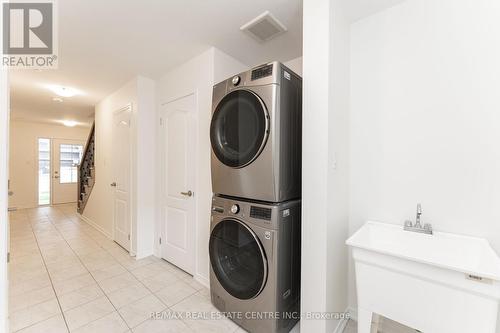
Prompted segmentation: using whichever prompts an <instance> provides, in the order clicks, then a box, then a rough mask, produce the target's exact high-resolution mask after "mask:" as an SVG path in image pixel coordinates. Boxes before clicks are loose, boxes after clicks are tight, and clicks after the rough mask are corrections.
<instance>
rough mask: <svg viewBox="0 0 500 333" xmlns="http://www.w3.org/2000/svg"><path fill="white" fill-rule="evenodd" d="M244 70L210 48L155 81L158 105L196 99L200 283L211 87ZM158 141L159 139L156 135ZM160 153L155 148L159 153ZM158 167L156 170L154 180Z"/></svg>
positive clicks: (204, 266) (202, 277)
mask: <svg viewBox="0 0 500 333" xmlns="http://www.w3.org/2000/svg"><path fill="white" fill-rule="evenodd" d="M246 69H247V66H246V65H245V64H242V63H240V62H239V61H237V60H236V59H233V58H231V57H230V56H228V55H227V54H225V53H223V52H222V51H220V50H217V49H215V48H211V49H209V50H207V51H206V52H204V53H202V54H200V55H199V56H197V57H195V58H193V59H191V60H189V61H187V62H186V63H184V64H183V65H181V66H179V67H176V68H175V69H173V70H172V71H170V72H168V73H166V74H165V75H164V76H163V77H162V78H161V79H160V80H158V81H157V91H156V96H157V105H158V107H160V106H161V105H162V104H165V103H168V102H169V101H172V100H175V99H177V98H179V97H183V96H187V95H189V94H192V93H195V94H196V101H197V123H198V129H197V143H198V149H197V151H193V153H194V154H196V160H197V175H196V188H195V189H194V192H195V196H194V198H195V200H196V219H197V225H196V250H195V251H196V264H195V272H194V276H195V278H196V279H198V280H199V281H200V282H202V283H204V284H206V285H207V284H208V271H209V270H208V269H209V260H208V239H209V236H210V206H211V198H212V185H211V176H210V151H211V147H210V136H209V134H210V133H209V128H210V118H211V107H212V87H213V85H214V83H216V82H219V81H221V80H224V79H225V78H227V77H229V76H231V75H233V74H236V73H239V72H241V71H244V70H246ZM158 140H160V138H159V137H158ZM160 153H161V152H160V151H158V154H160ZM161 172H162V171H161V170H157V179H161V178H160V173H161ZM160 186H161V184H160V183H159V182H158V188H157V197H158V198H159V197H160V195H159V193H160V191H161V187H160ZM160 209H161V204H160V202H158V203H157V216H158V223H157V226H156V235H157V238H156V239H158V237H159V235H160V231H161V225H162V223H164V222H163V221H161V220H160V216H161V214H160ZM155 253H156V255H158V256H159V255H160V251H159V245H158V242H155Z"/></svg>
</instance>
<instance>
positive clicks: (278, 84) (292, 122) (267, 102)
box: [210, 62, 302, 202]
mask: <svg viewBox="0 0 500 333" xmlns="http://www.w3.org/2000/svg"><path fill="white" fill-rule="evenodd" d="M210 141H211V144H212V187H213V192H214V193H219V194H223V195H228V196H233V197H238V198H251V199H255V200H261V201H266V202H282V201H286V200H290V199H297V198H300V192H301V152H302V149H301V144H302V79H301V78H300V76H298V75H297V74H295V73H294V72H292V71H291V70H290V69H288V68H287V67H285V66H284V65H283V64H281V63H279V62H271V63H268V64H265V65H262V66H259V67H256V68H254V69H252V70H250V71H248V72H243V73H240V74H238V75H235V76H233V77H232V78H229V79H227V80H225V81H222V82H220V83H218V84H217V85H215V86H214V88H213V107H212V121H211V125H210Z"/></svg>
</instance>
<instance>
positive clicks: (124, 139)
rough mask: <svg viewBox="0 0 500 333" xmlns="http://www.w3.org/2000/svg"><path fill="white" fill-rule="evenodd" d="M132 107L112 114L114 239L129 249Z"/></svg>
mask: <svg viewBox="0 0 500 333" xmlns="http://www.w3.org/2000/svg"><path fill="white" fill-rule="evenodd" d="M131 114H132V107H131V106H127V107H125V108H123V109H120V110H117V111H115V112H114V114H113V141H112V143H113V155H112V156H111V159H112V166H113V175H112V178H113V182H112V183H111V184H110V186H111V187H112V190H113V220H114V240H115V242H117V243H118V244H119V245H120V246H122V247H123V248H124V249H126V250H127V251H130V223H131V219H130V215H131V209H130V184H131V179H130V178H131V174H130V164H131V156H130V119H131Z"/></svg>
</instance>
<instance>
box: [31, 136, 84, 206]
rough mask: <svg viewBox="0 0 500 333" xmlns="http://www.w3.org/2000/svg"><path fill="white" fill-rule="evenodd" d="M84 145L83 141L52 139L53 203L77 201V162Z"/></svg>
mask: <svg viewBox="0 0 500 333" xmlns="http://www.w3.org/2000/svg"><path fill="white" fill-rule="evenodd" d="M84 146H85V143H84V142H82V141H75V140H65V139H54V140H52V161H53V164H52V165H53V167H52V204H53V205H57V204H63V203H70V202H76V201H77V197H78V185H77V182H78V164H79V163H80V160H81V158H82V154H83V147H84ZM39 181H40V180H39Z"/></svg>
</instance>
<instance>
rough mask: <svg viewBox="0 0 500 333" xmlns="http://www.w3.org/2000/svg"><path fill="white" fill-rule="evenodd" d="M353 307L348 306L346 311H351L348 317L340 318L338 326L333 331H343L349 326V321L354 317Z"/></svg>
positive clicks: (336, 332) (334, 332)
mask: <svg viewBox="0 0 500 333" xmlns="http://www.w3.org/2000/svg"><path fill="white" fill-rule="evenodd" d="M352 310H353V309H352V308H350V307H348V308H347V309H346V310H345V311H344V312H345V313H349V316H348V317H347V318H342V319H340V321H339V323H338V324H337V327H336V328H335V330H334V331H333V333H343V332H344V330H345V328H346V327H347V323H348V322H349V320H350V319H354V317H353V316H352Z"/></svg>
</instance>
